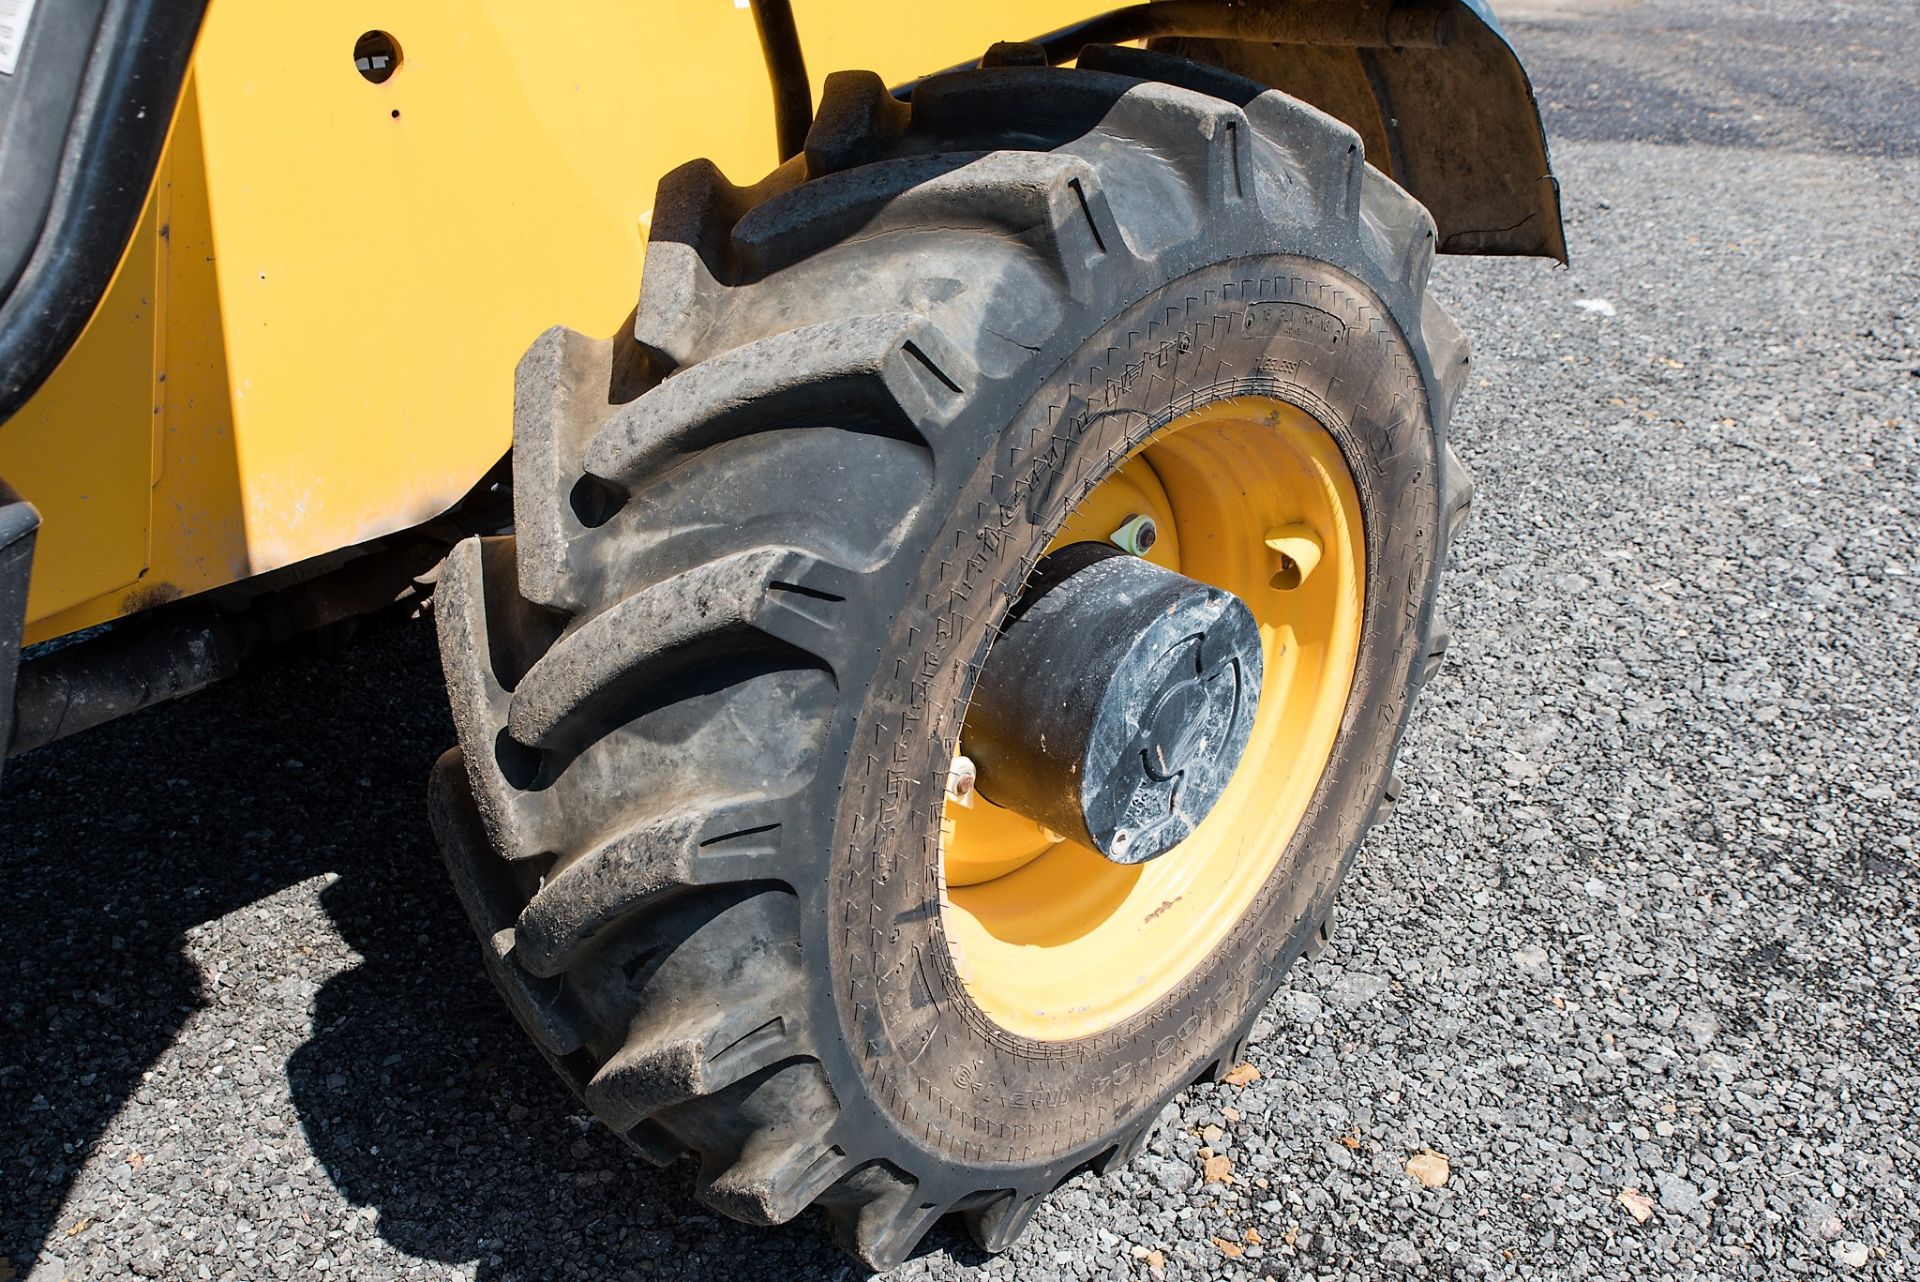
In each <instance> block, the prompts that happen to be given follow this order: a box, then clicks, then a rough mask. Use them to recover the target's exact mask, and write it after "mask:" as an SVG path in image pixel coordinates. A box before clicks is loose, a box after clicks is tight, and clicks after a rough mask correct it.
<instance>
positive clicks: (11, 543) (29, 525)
mask: <svg viewBox="0 0 1920 1282" xmlns="http://www.w3.org/2000/svg"><path fill="white" fill-rule="evenodd" d="M39 528H40V514H39V513H38V512H36V511H34V510H33V505H32V504H31V503H29V502H27V501H26V500H25V499H23V498H21V497H20V496H19V495H18V494H16V493H14V492H13V491H12V490H11V489H9V488H8V487H7V483H6V482H5V481H0V764H4V759H5V757H6V751H5V749H6V745H7V743H8V742H9V741H10V740H11V739H12V738H13V683H14V678H15V677H16V676H17V675H19V671H20V630H21V628H22V627H23V626H24V625H25V623H26V617H27V581H28V579H29V578H30V576H31V574H32V571H33V540H34V532H35V531H36V530H38V529H39Z"/></svg>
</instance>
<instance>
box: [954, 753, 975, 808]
mask: <svg viewBox="0 0 1920 1282" xmlns="http://www.w3.org/2000/svg"><path fill="white" fill-rule="evenodd" d="M979 781H980V772H979V771H978V770H976V769H975V768H974V765H973V759H972V758H971V757H964V756H956V757H955V758H954V759H953V764H952V765H950V766H948V767H947V800H948V801H951V802H954V803H955V804H957V805H962V806H967V807H971V806H972V805H973V789H974V785H975V784H977V783H979Z"/></svg>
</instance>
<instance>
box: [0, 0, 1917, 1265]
mask: <svg viewBox="0 0 1920 1282" xmlns="http://www.w3.org/2000/svg"><path fill="white" fill-rule="evenodd" d="M1515 36H1516V40H1517V42H1518V43H1519V44H1520V46H1521V48H1522V51H1523V53H1525V54H1526V55H1527V56H1528V58H1529V61H1530V65H1531V66H1532V68H1533V70H1534V73H1535V77H1536V80H1537V81H1538V82H1539V84H1540V88H1541V97H1542V101H1543V104H1544V106H1545V109H1546V112H1547V115H1548V119H1549V123H1550V127H1551V129H1552V131H1553V133H1554V136H1555V138H1556V148H1555V159H1556V162H1557V167H1558V170H1559V172H1560V174H1561V177H1562V180H1563V183H1564V189H1565V193H1566V199H1567V206H1568V213H1569V219H1568V221H1569V230H1570V235H1571V240H1572V245H1573V253H1574V259H1575V266H1574V268H1573V269H1572V270H1570V271H1563V270H1557V269H1553V268H1550V267H1548V266H1546V265H1544V264H1540V263H1533V262H1502V261H1488V262H1466V261H1458V260H1453V261H1446V262H1443V264H1442V265H1441V268H1440V270H1439V272H1438V274H1437V281H1438V284H1437V288H1438V289H1439V290H1440V292H1441V294H1442V296H1443V298H1444V299H1445V300H1446V301H1447V302H1448V303H1449V305H1450V306H1452V307H1453V308H1454V310H1455V312H1456V314H1457V315H1458V316H1459V317H1460V319H1461V321H1462V322H1463V324H1464V326H1465V327H1466V329H1467V331H1468V333H1469V334H1470V335H1471V336H1472V337H1473V339H1474V342H1475V353H1476V370H1477V376H1476V379H1475V383H1476V386H1474V388H1473V389H1472V394H1471V397H1470V398H1469V400H1468V401H1467V403H1466V404H1465V406H1464V407H1463V409H1462V411H1461V413H1460V415H1459V417H1458V421H1457V432H1458V439H1459V448H1460V451H1461V453H1462V454H1463V455H1464V456H1465V457H1466V458H1467V460H1468V461H1469V463H1470V464H1471V465H1472V467H1473V469H1474V472H1475V475H1476V477H1477V479H1478V482H1479V501H1478V503H1477V505H1476V516H1475V523H1474V525H1473V527H1472V528H1471V530H1470V532H1469V534H1468V535H1467V537H1466V540H1465V542H1464V544H1463V545H1462V546H1461V547H1460V548H1459V550H1458V551H1457V553H1456V557H1455V564H1454V566H1453V569H1452V575H1451V578H1450V580H1449V585H1448V587H1447V589H1446V599H1447V602H1448V607H1449V610H1450V613H1451V616H1452V619H1453V622H1454V638H1455V644H1454V649H1453V652H1452V655H1451V658H1450V662H1449V665H1448V667H1447V668H1446V670H1445V671H1444V672H1443V673H1442V675H1441V676H1440V677H1439V678H1437V679H1436V681H1435V683H1434V684H1433V685H1432V686H1431V687H1429V690H1428V692H1427V694H1426V696H1425V699H1424V703H1423V706H1422V708H1421V709H1420V713H1419V716H1418V718H1417V728H1416V730H1415V731H1414V733H1413V734H1412V736H1411V738H1410V741H1409V743H1408V745H1407V749H1406V752H1405V756H1404V765H1403V773H1404V774H1405V775H1406V778H1407V783H1408V790H1407V798H1406V800H1405V801H1404V803H1403V804H1402V806H1401V808H1400V810H1399V812H1398V814H1397V815H1396V816H1395V817H1394V819H1393V820H1392V821H1391V822H1390V823H1389V824H1388V825H1386V826H1385V827H1383V828H1382V829H1380V830H1378V831H1377V832H1376V833H1375V835H1374V837H1373V838H1372V839H1371V840H1370V842H1369V845H1368V848H1367V851H1366V853H1365V855H1364V856H1363V859H1362V862H1361V864H1360V866H1359V869H1358V872H1357V874H1356V876H1355V878H1354V880H1353V881H1352V882H1351V883H1350V888H1349V889H1348V891H1347V892H1346V898H1345V906H1344V908H1343V916H1342V918H1341V929H1340V933H1339V934H1338V936H1337V938H1336V941H1335V947H1334V948H1333V949H1332V950H1331V951H1330V952H1329V953H1328V954H1326V955H1324V956H1323V957H1322V958H1321V959H1320V960H1319V961H1317V962H1315V963H1313V964H1312V965H1309V966H1306V967H1304V968H1302V969H1300V970H1298V971H1296V973H1295V974H1294V975H1293V977H1292V978H1291V980H1290V982H1289V984H1288V986H1287V987H1286V988H1285V989H1284V990H1283V992H1282V994H1281V996H1280V998H1279V999H1278V1000H1277V1001H1276V1002H1275V1004H1274V1006H1273V1008H1272V1009H1271V1010H1270V1011H1269V1013H1268V1015H1267V1017H1266V1019H1265V1020H1264V1022H1263V1024H1262V1026H1261V1029H1260V1035H1259V1038H1258V1040H1257V1042H1256V1044H1255V1046H1254V1048H1253V1052H1252V1062H1253V1063H1254V1064H1255V1065H1256V1066H1257V1067H1258V1068H1259V1069H1260V1072H1261V1076H1260V1077H1259V1079H1258V1080H1256V1081H1252V1082H1250V1083H1248V1084H1246V1085H1244V1086H1238V1087H1235V1086H1224V1085H1223V1086H1219V1087H1203V1088H1196V1089H1194V1090H1192V1091H1190V1092H1188V1093H1187V1094H1186V1095H1185V1096H1184V1097H1183V1098H1182V1099H1181V1100H1180V1101H1179V1103H1178V1104H1177V1105H1176V1107H1175V1109H1174V1110H1173V1113H1172V1115H1171V1116H1170V1117H1169V1118H1168V1119H1167V1123H1166V1125H1165V1127H1164V1128H1163V1129H1162V1131H1161V1132H1160V1133H1159V1136H1158V1138H1157V1139H1156V1140H1155V1141H1154V1143H1153V1144H1152V1146H1151V1148H1150V1150H1149V1151H1148V1152H1146V1153H1145V1154H1143V1155H1142V1157H1141V1158H1140V1159H1139V1160H1138V1161H1137V1162H1136V1163H1135V1164H1134V1165H1133V1167H1132V1168H1130V1169H1129V1170H1128V1171H1126V1172H1125V1173H1122V1174H1119V1175H1116V1176H1113V1177H1110V1178H1108V1179H1106V1180H1098V1179H1094V1178H1092V1177H1083V1178H1082V1179H1079V1180H1077V1181H1075V1182H1074V1183H1073V1184H1071V1185H1070V1186H1069V1187H1067V1188H1066V1189H1064V1190H1062V1192H1061V1193H1060V1194H1058V1195H1056V1197H1055V1198H1054V1200H1053V1202H1052V1203H1051V1205H1050V1206H1049V1207H1048V1208H1047V1209H1045V1210H1044V1211H1043V1212H1042V1213H1041V1214H1040V1216H1039V1218H1038V1219H1037V1221H1036V1223H1035V1225H1034V1227H1033V1229H1032V1230H1031V1231H1030V1232H1029V1234H1028V1236H1027V1237H1026V1238H1025V1239H1023V1240H1022V1242H1021V1243H1020V1244H1019V1245H1018V1246H1017V1247H1016V1248H1015V1249H1014V1250H1013V1251H1011V1252H1009V1253H1008V1254H1007V1255H1005V1256H1001V1257H998V1258H996V1259H993V1260H988V1259H986V1258H985V1257H982V1256H981V1255H980V1254H979V1253H978V1252H975V1251H973V1250H972V1249H971V1248H970V1247H968V1246H966V1245H965V1244H964V1243H963V1242H962V1240H961V1239H960V1238H959V1237H958V1236H957V1235H952V1234H945V1233H941V1234H936V1235H935V1236H934V1237H932V1238H930V1239H929V1240H928V1242H927V1243H926V1244H925V1246H924V1247H923V1248H922V1250H921V1251H920V1253H919V1254H918V1255H916V1256H915V1257H914V1259H912V1260H911V1261H909V1263H908V1264H907V1265H905V1266H904V1267H903V1268H902V1269H901V1270H900V1271H899V1273H898V1275H897V1276H900V1277H904V1278H960V1277H982V1276H984V1277H988V1278H1016V1277H1017V1278H1021V1279H1028V1278H1056V1277H1058V1278H1087V1277H1094V1278H1117V1277H1132V1278H1145V1279H1150V1280H1157V1279H1158V1278H1159V1277H1161V1276H1162V1275H1164V1277H1167V1278H1202V1277H1233V1278H1238V1277H1248V1278H1261V1277H1266V1276H1272V1277H1274V1278H1305V1277H1331V1276H1346V1277H1353V1278H1370V1277H1379V1276H1390V1275H1401V1274H1404V1275H1408V1276H1465V1277H1481V1276H1487V1277H1528V1278H1532V1277H1568V1278H1575V1277H1589V1276H1606V1277H1659V1278H1670V1277H1680V1278H1686V1277H1701V1278H1718V1277H1754V1278H1759V1277H1765V1278H1775V1277H1786V1276H1795V1277H1798V1276H1808V1277H1828V1276H1836V1275H1837V1276H1841V1277H1863V1278H1902V1277H1909V1276H1915V1275H1920V1229H1917V1228H1916V1224H1920V1106H1916V1103H1915V1100H1916V1097H1920V1049H1916V1048H1920V1026H1917V1024H1920V866H1917V863H1916V859H1917V856H1916V852H1915V849H1914V842H1915V834H1916V832H1917V831H1920V813H1917V812H1920V803H1917V802H1916V800H1915V797H1916V793H1917V792H1920V735H1917V734H1916V729H1915V724H1914V721H1915V713H1916V702H1917V701H1920V591H1916V580H1920V335H1917V334H1916V327H1920V267H1917V266H1916V250H1915V246H1916V245H1917V244H1920V165H1916V163H1915V157H1916V155H1920V128H1917V126H1916V119H1920V88H1917V87H1916V86H1917V85H1920V18H1917V17H1916V15H1915V13H1914V11H1913V9H1912V6H1911V5H1910V4H1907V3H1904V2H1903V0H1884V2H1877V3H1833V4H1819V5H1810V4H1797V5H1790V4H1787V3H1784V2H1783V0H1781V2H1775V3H1765V4H1759V3H1748V4H1714V5H1711V6H1708V5H1705V4H1681V3H1677V2H1675V3H1647V4H1644V5H1626V4H1617V3H1604V2H1602V0H1594V2H1593V3H1583V2H1582V0H1527V6H1526V9H1525V11H1524V20H1523V21H1519V22H1516V24H1515ZM438 681H439V677H438V673H437V669H436V666H435V663H434V659H433V654H432V645H431V637H430V635H429V632H428V629H427V628H426V627H424V626H423V625H419V624H413V625H405V626H401V627H398V628H395V629H392V630H389V631H386V632H384V633H381V634H380V635H378V636H376V637H374V638H372V639H370V640H368V641H367V642H365V643H364V644H363V645H361V646H360V647H358V648H356V649H354V650H351V651H349V652H347V653H345V654H339V655H334V656H331V657H314V658H305V659H296V660H291V661H288V662H286V663H284V664H281V665H279V666H277V667H275V668H274V669H273V670H271V671H267V672H262V673H259V674H256V675H252V676H249V677H246V678H243V679H241V680H239V681H237V682H235V683H233V684H231V685H229V686H226V687H224V688H221V689H217V690H214V691H212V692H209V693H207V694H205V695H203V696H200V697H197V698H194V699H191V700H188V701H185V702H183V703H181V704H178V705H174V706H170V707H165V708H161V709H157V710H154V711H152V712H150V713H147V714H144V715H142V716H140V717H138V718H135V719H133V720H132V721H130V722H127V723H124V724H122V725H120V726H118V727H116V728H114V729H112V730H110V731H107V732H104V733H96V734H92V735H89V736H85V737H83V738H81V739H78V740H75V741H70V742H67V743H64V744H61V745H56V746H55V747H54V748H52V749H49V750H46V751H43V752H41V753H39V754H37V755H35V756H31V757H28V758H26V759H23V760H21V761H18V762H15V763H13V764H12V765H11V766H10V767H9V768H8V771H7V775H6V781H5V789H4V792H3V793H0V885H4V887H5V894H4V898H0V941H4V945H5V947H4V949H3V950H0V1256H3V1257H5V1258H4V1260H0V1279H4V1278H7V1277H12V1276H16V1275H18V1276H21V1277H27V1278H31V1279H33V1282H52V1280H54V1279H58V1278H62V1277H66V1278H72V1279H81V1278H85V1279H109V1278H113V1279H117V1278H124V1277H128V1276H141V1277H165V1278H183V1279H184V1278H241V1279H252V1278H269V1277H275V1278H277V1277H289V1278H295V1277H298V1278H305V1277H335V1278H343V1279H355V1280H356V1282H357V1280H360V1279H370V1280H371V1279H381V1278H387V1277H409V1278H414V1277H418V1278H444V1277H462V1278H465V1277H477V1278H484V1279H497V1280H499V1282H508V1280H513V1279H519V1280H524V1282H532V1280H534V1279H571V1278H596V1279H597V1278H622V1277H655V1276H658V1277H671V1278H689V1279H694V1278H726V1279H728V1280H729V1282H751V1280H753V1279H760V1278H767V1279H773V1278H781V1279H787V1278H811V1277H820V1278H828V1279H837V1278H841V1277H848V1278H851V1277H853V1276H855V1273H856V1271H855V1270H854V1269H853V1268H852V1267H851V1266H850V1265H848V1264H847V1263H846V1261H845V1260H844V1258H843V1257H841V1256H839V1255H838V1254H837V1253H835V1252H834V1251H833V1249H832V1248H831V1247H829V1246H828V1245H827V1244H826V1242H825V1240H824V1236H823V1233H822V1229H821V1226H820V1224H819V1223H818V1222H817V1221H816V1220H815V1219H814V1217H812V1216H805V1217H802V1219H801V1220H800V1221H799V1222H797V1223H796V1224H794V1225H792V1226H789V1227H787V1228H784V1229H779V1230H773V1231H754V1230H749V1229H744V1228H741V1227H738V1226H735V1225H733V1224H731V1223H729V1222H727V1221H724V1220H720V1219H717V1218H715V1217H714V1216H712V1215H710V1214H709V1213H707V1212H705V1211H704V1210H703V1209H701V1208H700V1207H699V1206H698V1205H697V1204H696V1203H694V1202H693V1201H692V1200H691V1199H690V1198H689V1197H688V1196H687V1194H686V1192H685V1190H686V1187H687V1184H688V1179H689V1172H688V1171H686V1170H684V1169H672V1170H667V1171H664V1172H660V1171H655V1170H653V1169H652V1168H649V1167H646V1166H644V1165H642V1164H640V1163H638V1162H637V1161H636V1160H634V1159H631V1158H630V1157H629V1156H628V1155H627V1154H626V1152H625V1151H624V1150H623V1148H622V1147H621V1146H620V1145H619V1144H618V1143H617V1142H616V1141H615V1140H614V1139H613V1138H612V1137H611V1136H609V1135H607V1134H606V1133H604V1132H602V1131H601V1130H599V1129H597V1128H596V1127H595V1126H593V1125H591V1124H590V1123H589V1122H588V1120H587V1119H586V1117H585V1116H584V1114H583V1112H582V1111H581V1110H580V1109H579V1108H578V1107H577V1106H576V1105H575V1104H574V1103H573V1102H572V1100H571V1099H570V1098H569V1097H568V1096H567V1095H566V1094H565V1093H564V1092H563V1091H562V1090H561V1089H560V1088H559V1087H558V1085H557V1084H556V1081H555V1079H553V1078H552V1077H551V1075H550V1074H549V1072H548V1070H547V1069H546V1067H545V1065H544V1064H543V1063H542V1062H541V1061H540V1060H539V1059H538V1057H537V1056H536V1055H535V1054H534V1052H533V1051H532V1050H531V1049H530V1047H529V1046H528V1044H527V1043H526V1042H525V1040H524V1039H523V1038H522V1036H521V1035H520V1033H519V1032H518V1030H517V1029H516V1028H515V1027H514V1026H513V1024H512V1022H511V1021H510V1019H509V1018H508V1017H507V1016H506V1014H505V1012H504V1010H503V1009H502V1008H501V1007H500V1005H499V1004H498V1002H497V1001H496V999H495V998H494V996H493V993H492V992H491V990H490V989H489V987H488V985H487V981H486V979H485V977H484V975H483V973H482V971H481V969H480V965H479V961H478V956H477V953H476V949H475V946H474V943H473V940H472V938H471V936H470V935H469V934H468V931H467V927H466V925H465V923H464V921H463V920H462V919H461V916H460V913H459V911H458V909H457V908H456V906H455V904H454V901H453V897H452V895H451V893H450V892H449V891H448V889H447V888H446V886H445V884H444V881H443V877H442V874H441V872H440V868H439V864H438V858H437V856H436V854H435V852H434V850H433V848H432V842H431V837H430V836H429V834H428V832H427V830H426V825H425V821H424V817H423V807H422V793H423V789H424V781H425V779H426V774H427V770H428V767H429V765H430V764H431V762H432V760H433V758H434V757H435V756H436V755H437V754H438V752H439V751H440V750H441V749H442V748H443V747H444V746H445V745H446V744H447V743H449V742H451V740H452V730H451V727H450V725H449V724H448V721H447V717H446V714H445V711H444V708H443V706H442V697H441V694H440V691H439V688H438ZM1203 1148H1204V1149H1207V1150H1209V1151H1210V1152H1211V1153H1212V1154H1213V1155H1216V1156H1222V1157H1225V1158H1226V1159H1228V1162H1229V1164H1230V1177H1229V1179H1228V1180H1227V1181H1225V1182H1215V1183H1205V1182H1203V1176H1202V1171H1203V1165H1204V1162H1205V1157H1204V1156H1203V1155H1202V1152H1201V1150H1202V1149H1203ZM1435 1154H1437V1155H1439V1156H1440V1157H1443V1158H1444V1159H1445V1167H1446V1170H1445V1176H1446V1178H1445V1182H1444V1183H1443V1184H1440V1185H1439V1186H1437V1187H1428V1186H1427V1184H1424V1183H1422V1182H1420V1181H1419V1180H1417V1179H1416V1178H1414V1177H1413V1176H1411V1175H1409V1173H1408V1165H1409V1162H1410V1161H1411V1162H1413V1164H1414V1167H1415V1169H1416V1170H1417V1171H1419V1172H1421V1173H1423V1174H1425V1175H1427V1177H1428V1179H1429V1180H1431V1179H1434V1178H1436V1177H1437V1176H1438V1175H1439V1174H1440V1168H1439V1164H1438V1163H1437V1162H1436V1160H1435V1158H1434V1156H1433V1155H1435ZM1217 1169H1218V1168H1217V1166H1216V1170H1217Z"/></svg>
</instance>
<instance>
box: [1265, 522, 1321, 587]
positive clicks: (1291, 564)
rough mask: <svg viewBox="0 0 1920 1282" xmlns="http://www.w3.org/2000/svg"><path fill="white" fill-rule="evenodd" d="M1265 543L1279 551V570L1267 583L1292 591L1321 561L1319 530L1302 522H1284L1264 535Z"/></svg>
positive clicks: (1303, 581)
mask: <svg viewBox="0 0 1920 1282" xmlns="http://www.w3.org/2000/svg"><path fill="white" fill-rule="evenodd" d="M1267 546H1268V547H1270V548H1272V549H1273V550H1274V552H1276V553H1278V554H1279V558H1280V569H1279V572H1278V573H1277V574H1275V575H1274V576H1273V577H1272V578H1271V579H1269V580H1267V582H1268V584H1269V585H1271V586H1272V587H1274V588H1276V589H1277V590H1279V591H1281V592H1291V591H1293V590H1294V589H1295V588H1297V587H1299V586H1300V585H1301V584H1302V583H1305V582H1306V581H1307V576H1308V575H1309V574H1312V573H1313V570H1314V567H1315V566H1317V565H1319V564H1320V531H1318V530H1316V529H1314V528H1313V527H1312V526H1311V525H1308V524H1306V523H1305V522H1296V523H1295V524H1293V525H1283V526H1281V527H1280V528H1279V529H1277V530H1272V531H1270V532H1269V533H1268V534H1267Z"/></svg>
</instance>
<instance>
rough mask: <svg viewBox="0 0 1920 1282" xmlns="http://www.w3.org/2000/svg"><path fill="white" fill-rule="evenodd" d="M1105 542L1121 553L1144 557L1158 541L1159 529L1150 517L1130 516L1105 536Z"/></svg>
mask: <svg viewBox="0 0 1920 1282" xmlns="http://www.w3.org/2000/svg"><path fill="white" fill-rule="evenodd" d="M1107 541H1108V542H1109V543H1111V544H1113V545H1114V546H1115V547H1117V548H1119V549H1120V550H1121V551H1122V552H1127V553H1131V554H1132V555H1134V556H1145V555H1146V554H1147V551H1148V549H1150V548H1151V547H1152V546H1153V545H1154V544H1155V543H1158V542H1159V541H1160V527H1159V526H1157V525H1155V524H1154V523H1153V518H1152V517H1150V516H1130V517H1128V518H1127V519H1126V522H1125V524H1123V525H1121V527H1120V528H1119V529H1117V530H1115V531H1114V532H1113V533H1112V534H1109V535H1108V536H1107Z"/></svg>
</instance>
